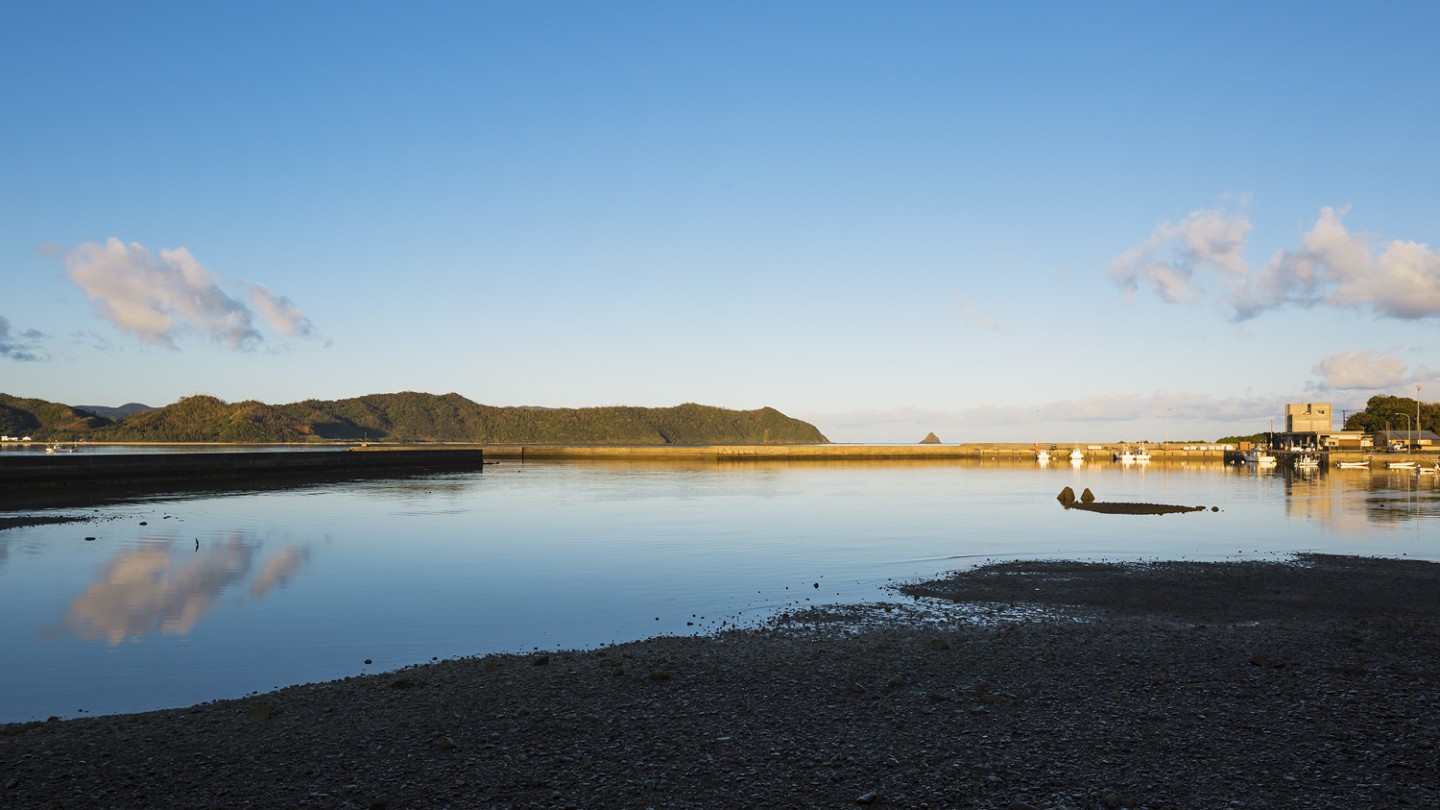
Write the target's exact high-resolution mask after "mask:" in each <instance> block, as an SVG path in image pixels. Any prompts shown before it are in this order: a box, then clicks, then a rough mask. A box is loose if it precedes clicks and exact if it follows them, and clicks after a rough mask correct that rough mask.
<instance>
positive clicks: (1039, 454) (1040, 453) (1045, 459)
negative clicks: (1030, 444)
mask: <svg viewBox="0 0 1440 810" xmlns="http://www.w3.org/2000/svg"><path fill="white" fill-rule="evenodd" d="M1035 460H1036V461H1038V462H1040V463H1041V464H1048V463H1050V454H1049V453H1047V452H1045V451H1044V450H1036V451H1035Z"/></svg>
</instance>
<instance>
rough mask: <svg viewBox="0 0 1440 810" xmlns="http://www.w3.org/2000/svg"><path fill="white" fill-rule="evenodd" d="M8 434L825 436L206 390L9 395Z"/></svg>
mask: <svg viewBox="0 0 1440 810" xmlns="http://www.w3.org/2000/svg"><path fill="white" fill-rule="evenodd" d="M0 434H4V435H7V436H20V435H26V436H31V437H32V438H34V439H36V440H39V441H76V440H81V439H84V440H87V441H94V442H239V443H274V442H321V441H387V442H389V441H398V442H477V443H505V444H510V443H513V444H636V445H655V444H825V443H828V441H829V440H828V439H826V438H825V436H824V435H822V434H821V433H820V431H819V430H817V429H816V428H815V426H814V425H811V424H809V423H807V422H802V421H800V420H798V419H792V418H791V417H788V416H786V415H785V414H783V413H781V412H779V411H777V410H775V409H774V408H760V409H757V410H750V411H740V410H730V409H727V408H717V407H713V406H708V405H696V404H694V403H687V404H684V405H678V406H675V407H673V408H640V407H631V406H610V407H598V408H524V407H495V406H491V405H481V404H478V403H475V402H472V401H470V400H468V399H466V398H465V397H462V396H460V395H459V394H444V395H435V394H421V393H415V392H404V393H398V394H371V395H368V396H363V397H355V398H352V399H341V400H316V399H309V400H305V401H303V402H294V403H290V404H287V405H267V404H265V403H263V402H256V401H254V400H247V401H245V402H233V403H231V402H225V401H223V400H220V399H217V398H215V397H212V396H205V395H197V396H191V397H185V398H184V399H181V400H179V401H178V402H175V403H174V404H171V405H167V406H165V407H163V408H155V409H150V410H144V411H141V412H138V413H131V414H130V415H128V416H123V417H122V418H119V419H109V418H106V417H104V416H100V415H98V414H96V413H94V412H92V411H87V410H84V409H83V408H76V407H72V406H69V405H62V404H59V403H53V402H46V401H44V400H37V399H21V398H18V397H12V396H9V395H6V394H0Z"/></svg>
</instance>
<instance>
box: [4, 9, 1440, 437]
mask: <svg viewBox="0 0 1440 810" xmlns="http://www.w3.org/2000/svg"><path fill="white" fill-rule="evenodd" d="M1437 30H1440V4H1435V3H1429V2H1408V3H1394V2H1380V3H1370V4H1364V5H1363V7H1362V6H1359V5H1357V4H1350V3H1320V2H1304V3H1283V2H1276V3H1248V2H1247V3H1225V2H1221V3H1210V4H1203V5H1196V4H1169V3H1149V2H1143V3H1142V2H1136V3H1121V2H1099V3H1039V2H1018V3H998V2H997V3H965V2H946V3H870V2H864V3H845V2H817V3H805V2H784V3H750V2H725V3H719V2H717V3H668V2H662V3H645V2H612V3H578V2H576V3H548V2H527V3H483V2H457V3H413V4H408V3H407V4H372V3H334V4H325V3H300V4H288V3H275V4H269V3H256V2H248V3H178V2H177V3H164V2H153V3H136V4H117V3H100V2H95V3H63V2H61V3H7V4H5V5H3V6H0V125H3V132H4V134H3V143H4V148H3V149H0V391H3V392H5V393H10V394H14V395H18V396H26V397H38V398H41V399H48V400H54V401H61V402H67V403H71V404H99V405H119V404H121V403H124V402H131V401H139V402H144V403H147V404H150V405H163V404H167V403H169V402H173V401H174V400H176V399H178V398H180V397H182V396H186V395H189V394H195V393H207V394H212V395H214V396H218V397H221V398H223V399H227V400H242V399H259V400H262V401H266V402H273V403H279V402H293V401H296V400H301V399H307V398H322V399H333V398H341V397H349V396H358V395H361V394H366V393H378V392H388V391H404V390H414V391H426V392H431V393H437V394H439V393H446V392H450V391H455V392H458V393H460V394H462V395H464V396H467V397H469V398H471V399H473V400H475V401H477V402H482V403H486V404H492V405H545V406H556V407H561V406H570V407H579V406H590V405H609V404H631V405H646V406H665V405H675V404H679V403H682V402H701V403H705V404H711V405H720V406H725V407H731V408H755V407H761V406H765V405H769V406H773V407H775V408H778V409H780V410H782V411H784V412H785V413H787V414H790V415H792V416H797V417H799V418H802V419H806V420H808V421H811V422H813V423H814V424H816V425H817V426H818V427H820V429H821V430H822V431H823V432H824V433H825V434H826V435H827V436H829V437H830V438H831V439H832V440H836V441H874V442H889V441H897V442H911V441H918V440H919V439H920V438H921V437H923V436H924V435H925V433H926V432H927V431H934V432H936V433H937V434H938V435H939V436H940V438H941V439H942V440H944V441H946V442H960V441H987V440H990V441H1005V440H1014V441H1029V440H1032V439H1034V438H1039V439H1040V440H1041V441H1057V442H1064V441H1081V440H1105V441H1115V440H1131V441H1136V440H1142V439H1150V440H1162V439H1165V438H1166V437H1167V436H1168V437H1169V438H1172V439H1176V440H1180V439H1202V438H1214V437H1217V436H1220V435H1223V434H1227V433H1240V432H1252V431H1254V430H1262V429H1265V428H1266V427H1267V426H1268V424H1269V421H1270V420H1271V419H1272V418H1274V419H1279V417H1280V415H1281V414H1282V413H1283V405H1284V403H1285V402H1306V401H1327V402H1333V403H1335V406H1336V408H1337V409H1345V408H1356V407H1360V406H1361V405H1363V403H1364V401H1365V400H1366V399H1367V398H1368V397H1369V396H1371V395H1373V394H1376V393H1393V394H1404V395H1413V394H1414V393H1415V386H1416V385H1422V386H1424V388H1423V397H1424V398H1425V399H1427V400H1429V401H1433V400H1435V399H1437V398H1440V352H1437V346H1440V340H1437V338H1440V253H1437V251H1440V230H1437V229H1440V207H1437V206H1440V203H1437V198H1436V196H1435V190H1436V189H1437V188H1440V159H1437V147H1436V144H1437V143H1440V89H1437V88H1440V50H1437V49H1436V48H1435V47H1434V46H1433V34H1434V32H1435V31H1437Z"/></svg>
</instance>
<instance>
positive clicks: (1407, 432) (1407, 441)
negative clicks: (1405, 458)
mask: <svg viewBox="0 0 1440 810" xmlns="http://www.w3.org/2000/svg"><path fill="white" fill-rule="evenodd" d="M1395 415H1396V416H1403V417H1405V452H1407V453H1408V452H1410V414H1408V413H1399V412H1398V411H1397V412H1396V414H1395Z"/></svg>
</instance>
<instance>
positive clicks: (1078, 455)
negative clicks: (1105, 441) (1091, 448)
mask: <svg viewBox="0 0 1440 810" xmlns="http://www.w3.org/2000/svg"><path fill="white" fill-rule="evenodd" d="M1070 460H1071V461H1084V460H1085V454H1084V453H1082V452H1080V448H1078V447H1077V448H1075V449H1074V450H1071V451H1070Z"/></svg>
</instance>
